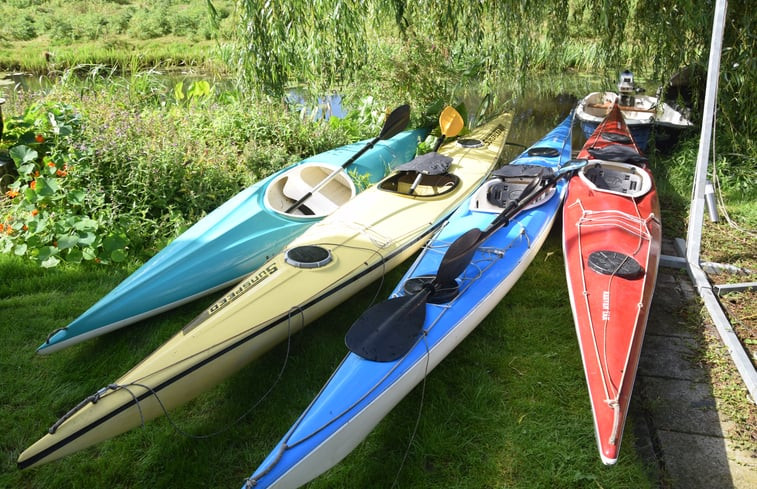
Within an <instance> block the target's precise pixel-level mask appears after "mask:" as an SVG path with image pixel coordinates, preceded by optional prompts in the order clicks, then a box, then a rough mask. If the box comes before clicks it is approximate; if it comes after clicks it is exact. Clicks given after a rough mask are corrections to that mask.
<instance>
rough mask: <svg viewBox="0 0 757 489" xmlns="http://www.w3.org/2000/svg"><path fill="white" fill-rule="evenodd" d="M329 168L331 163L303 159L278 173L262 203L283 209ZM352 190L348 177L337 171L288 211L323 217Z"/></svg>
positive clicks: (331, 169)
mask: <svg viewBox="0 0 757 489" xmlns="http://www.w3.org/2000/svg"><path fill="white" fill-rule="evenodd" d="M333 169H334V167H333V166H330V165H325V164H322V163H305V164H303V165H299V166H296V167H294V168H292V169H291V170H289V171H286V172H284V173H282V174H281V175H279V176H278V177H277V178H276V179H275V180H274V181H272V182H271V183H270V185H268V188H267V189H266V194H265V204H266V206H267V207H268V208H270V209H272V210H274V211H277V212H280V213H285V212H286V210H287V209H289V207H291V206H292V204H294V203H295V202H297V201H298V200H300V199H301V198H302V197H304V196H305V195H307V194H308V192H311V191H312V190H313V189H314V188H315V187H316V186H317V185H318V184H319V183H321V182H322V181H323V180H324V179H325V178H326V177H327V176H328V175H330V174H331V172H332V171H333ZM356 193H357V190H356V188H355V184H354V183H353V181H352V179H351V178H350V177H349V175H347V174H346V173H345V172H343V171H341V172H339V173H337V175H336V176H335V177H334V178H333V179H331V180H330V181H329V182H328V183H327V184H326V185H324V186H323V187H321V188H320V189H318V191H317V192H315V193H314V194H313V195H311V196H310V197H308V198H307V200H305V201H304V202H303V204H302V205H301V206H300V207H298V208H297V209H295V210H293V211H291V212H290V214H292V215H307V216H314V217H323V216H326V215H328V214H331V213H332V212H334V211H335V210H336V209H337V208H338V207H339V206H341V205H342V204H344V203H345V202H347V201H348V200H350V199H351V198H352V197H353V196H354V195H355V194H356Z"/></svg>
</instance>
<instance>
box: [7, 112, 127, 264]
mask: <svg viewBox="0 0 757 489" xmlns="http://www.w3.org/2000/svg"><path fill="white" fill-rule="evenodd" d="M8 127H9V131H8V133H7V140H10V141H11V143H10V146H9V149H8V154H9V156H10V157H11V159H12V160H13V162H14V163H15V165H16V170H17V172H18V177H17V179H16V180H15V181H14V182H13V183H11V184H10V185H9V186H8V191H7V192H6V194H5V195H4V199H3V200H2V201H0V212H2V213H1V214H0V252H3V253H13V254H15V255H18V256H26V257H29V258H31V259H33V260H35V261H36V262H38V263H39V264H40V265H41V266H43V267H54V266H56V265H58V264H59V263H60V262H61V260H66V261H71V262H80V261H82V260H92V261H95V262H99V263H110V262H120V261H123V260H124V259H125V258H126V253H127V246H128V244H129V240H128V238H127V237H126V233H125V232H124V231H123V227H122V226H121V225H120V224H119V223H118V222H113V220H112V219H109V217H108V214H107V212H103V209H102V196H101V195H98V194H97V193H92V192H88V191H87V189H86V188H84V187H83V186H82V177H83V176H84V174H85V173H86V165H82V166H80V165H79V162H80V155H79V153H78V151H76V150H75V149H74V148H73V147H72V146H71V137H72V136H73V135H74V134H75V133H76V131H77V130H78V128H79V114H78V113H77V112H76V111H75V110H74V109H73V108H72V107H71V106H69V105H66V104H54V103H50V104H45V103H37V104H33V105H31V106H30V107H29V108H28V109H27V111H26V112H25V114H24V115H23V116H21V117H18V118H14V119H11V120H10V121H9V124H8Z"/></svg>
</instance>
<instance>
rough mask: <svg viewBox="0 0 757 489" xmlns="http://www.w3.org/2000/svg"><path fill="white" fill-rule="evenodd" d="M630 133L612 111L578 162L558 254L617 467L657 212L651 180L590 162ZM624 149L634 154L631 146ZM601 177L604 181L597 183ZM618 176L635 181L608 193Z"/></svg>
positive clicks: (652, 277) (604, 445)
mask: <svg viewBox="0 0 757 489" xmlns="http://www.w3.org/2000/svg"><path fill="white" fill-rule="evenodd" d="M607 132H616V133H620V134H623V133H625V134H628V132H627V126H626V125H625V124H624V122H623V118H622V115H621V114H620V112H619V111H618V110H617V109H613V111H612V112H611V114H610V115H608V117H607V118H606V119H605V121H604V122H603V123H602V124H601V125H600V126H599V128H598V129H597V131H595V133H594V134H593V135H592V137H591V138H590V139H589V141H587V143H586V145H585V146H584V149H583V150H582V151H581V153H579V158H587V159H588V165H587V166H586V167H585V168H584V169H582V170H581V172H580V173H579V175H578V176H575V177H573V178H572V179H571V180H570V183H569V184H568V192H567V196H566V198H565V203H564V207H563V252H564V259H565V269H566V276H567V281H568V290H569V294H570V301H571V307H572V311H573V319H574V323H575V327H576V334H577V338H578V344H579V348H580V351H581V358H582V360H583V365H584V373H585V376H586V382H587V386H588V390H589V397H590V402H591V407H592V413H593V418H594V427H595V434H596V439H597V446H598V450H599V453H600V457H601V459H602V461H603V462H604V463H605V464H608V465H609V464H614V463H615V462H616V461H617V458H618V453H619V450H620V444H621V440H622V435H623V426H624V424H625V419H626V414H627V411H628V406H629V401H630V397H631V393H632V391H633V383H634V379H635V376H636V370H637V367H638V363H639V355H640V353H641V346H642V342H643V340H644V331H645V328H646V322H647V317H648V314H649V307H650V305H651V301H652V295H653V293H654V287H655V281H656V277H657V268H658V265H659V259H660V247H661V239H662V236H661V232H662V231H661V225H660V207H659V202H658V198H657V193H656V191H655V188H654V182H653V179H652V174H651V172H650V171H649V169H648V168H647V167H646V165H642V166H641V167H639V166H635V165H630V164H627V163H623V162H611V161H602V160H598V159H595V158H594V157H593V156H592V155H591V154H590V152H589V149H592V150H593V149H596V148H601V147H603V146H608V145H609V144H610V143H608V142H607V141H606V140H605V139H603V137H601V136H602V134H603V133H607ZM626 146H628V147H629V148H631V149H633V150H635V151H638V149H637V148H635V146H634V145H633V143H630V144H628V145H626ZM600 172H601V176H600ZM619 175H626V177H628V178H630V179H631V180H633V181H635V182H637V183H635V184H634V185H631V187H632V188H630V189H624V190H621V189H620V187H613V185H612V184H613V182H616V183H617V180H620V179H619V178H617V177H618V176H619Z"/></svg>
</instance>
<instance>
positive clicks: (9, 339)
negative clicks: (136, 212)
mask: <svg viewBox="0 0 757 489" xmlns="http://www.w3.org/2000/svg"><path fill="white" fill-rule="evenodd" d="M133 268H134V266H132V267H131V268H129V267H124V268H122V269H114V268H105V267H94V266H88V265H83V266H64V267H58V268H56V269H49V270H43V269H41V268H39V267H38V266H37V265H35V264H32V263H30V262H27V261H23V260H21V259H18V258H16V257H13V256H8V255H0V311H2V314H0V349H1V350H0V369H1V370H0V420H2V421H0V432H2V433H3V436H2V452H3V459H2V468H1V469H0V474H1V475H0V487H14V488H21V487H29V488H32V487H40V488H42V487H56V488H67V487H71V488H74V487H112V488H127V487H187V488H191V487H198V488H201V487H202V488H204V487H214V488H215V487H232V488H233V487H240V486H241V485H242V483H243V480H244V478H246V477H247V476H249V475H250V473H251V472H252V471H253V470H254V469H255V468H256V467H257V466H258V465H259V463H260V462H261V461H262V459H263V458H264V457H265V455H267V453H268V452H269V451H270V449H271V448H272V447H273V446H274V444H275V442H276V441H278V439H279V438H280V437H281V436H282V435H283V434H284V432H285V431H286V430H287V428H288V427H289V426H290V425H291V423H292V422H293V421H294V420H295V419H296V417H297V416H298V415H299V413H300V412H301V411H302V410H303V409H304V408H305V407H306V405H307V404H308V403H309V402H310V400H311V399H312V398H313V397H314V396H315V394H316V393H317V391H318V389H319V388H320V387H321V385H322V384H323V383H324V382H325V380H326V379H327V378H328V375H329V374H330V373H331V371H332V370H333V369H334V368H335V367H336V365H337V364H338V362H339V361H340V360H341V358H342V357H343V356H344V354H345V347H344V343H343V335H344V333H345V331H346V330H347V328H348V327H349V325H350V324H351V323H352V321H353V320H354V319H355V318H356V317H357V316H358V315H359V314H360V312H361V311H362V310H364V309H365V308H366V307H367V306H368V305H369V304H370V303H371V301H373V300H374V297H375V296H376V294H377V293H378V294H379V295H378V296H379V298H383V297H386V295H387V294H388V292H389V291H390V290H391V288H392V287H393V284H394V283H396V281H397V280H398V279H399V278H400V276H401V274H402V272H403V271H404V267H400V269H398V270H395V271H394V272H393V273H392V274H390V275H389V276H388V277H387V278H386V280H385V282H384V284H383V286H382V284H379V283H376V284H373V285H371V286H370V287H369V288H367V289H365V290H364V291H363V292H361V293H360V294H358V295H357V296H355V297H354V298H353V300H351V301H350V302H349V303H346V304H344V305H343V306H341V307H339V308H337V309H336V310H334V311H332V312H331V313H330V314H328V315H327V316H325V317H324V318H322V319H321V320H320V321H318V322H317V323H314V324H313V325H311V326H310V327H308V328H306V329H305V330H304V331H303V332H302V333H300V334H298V335H295V336H294V337H292V338H291V342H290V344H289V345H287V344H283V345H280V346H279V347H277V348H275V349H274V350H272V351H271V352H269V353H268V354H267V355H266V356H264V357H263V358H262V359H260V360H259V361H257V362H255V363H253V364H251V365H249V366H248V367H246V368H245V369H243V370H242V371H241V372H240V373H238V374H237V375H234V376H233V377H231V378H230V379H229V380H228V381H226V382H225V383H223V384H222V385H220V386H219V387H217V388H216V389H213V390H212V391H210V392H208V393H206V394H205V395H203V396H201V397H200V398H198V399H196V400H194V401H192V402H191V403H189V404H188V405H186V406H185V407H183V408H181V409H179V410H177V411H175V412H172V413H171V417H170V420H169V419H166V418H162V419H159V420H156V421H153V422H150V423H148V424H147V425H146V426H145V427H144V428H142V429H137V430H133V431H132V432H129V433H126V434H124V435H121V436H119V437H117V438H115V439H113V440H111V441H108V442H105V443H101V444H99V445H96V446H94V447H92V448H89V449H87V450H84V451H82V452H79V453H77V454H74V455H72V456H69V457H66V458H64V459H61V460H58V461H55V462H52V463H50V464H47V465H43V466H41V467H38V468H33V469H29V470H25V471H19V470H18V469H17V468H16V467H15V462H16V459H17V457H18V455H19V453H20V452H21V451H22V450H23V449H25V448H26V447H27V446H28V445H30V444H31V443H33V442H34V441H36V440H37V439H38V438H39V437H41V436H42V435H43V434H44V433H45V430H46V429H47V428H48V427H49V426H50V425H51V424H52V423H54V422H55V420H56V419H57V418H58V417H59V416H61V415H63V414H64V413H65V412H66V411H67V410H68V409H70V408H71V407H73V406H74V405H75V404H77V403H78V402H79V401H80V400H81V399H83V398H85V397H86V396H88V395H90V394H92V393H94V392H95V391H96V390H97V389H99V388H100V387H103V386H105V385H107V384H108V383H109V382H111V381H113V380H115V379H116V378H117V377H118V376H120V375H121V374H122V373H123V372H125V371H126V370H127V369H128V368H130V367H131V366H132V365H133V364H135V363H136V362H137V361H139V360H140V359H141V358H143V357H144V356H146V355H147V354H148V353H150V352H151V351H152V350H154V349H155V348H156V347H157V346H159V345H160V344H161V343H162V342H163V341H165V340H166V339H167V338H168V337H169V336H170V335H171V334H173V333H174V332H175V331H176V330H178V329H179V328H180V327H181V326H183V325H184V324H185V323H187V322H188V321H189V320H191V319H192V318H193V317H194V315H196V314H197V313H199V312H200V311H201V310H202V309H203V308H204V307H205V306H206V305H207V304H209V303H210V301H211V298H206V299H200V300H198V301H196V302H195V303H192V304H190V305H187V306H185V307H182V308H180V309H177V310H175V311H173V312H169V313H166V314H163V315H161V316H158V317H156V318H154V319H151V320H147V321H143V322H141V323H139V324H137V325H134V326H130V327H127V328H124V329H122V330H120V331H117V332H114V333H111V334H108V335H105V336H103V337H100V338H96V339H94V340H91V341H89V342H85V343H83V344H80V345H76V346H74V347H72V348H69V349H66V350H63V351H61V352H59V353H55V354H52V355H50V356H38V355H36V354H35V353H34V351H35V348H36V347H37V346H38V345H39V343H40V342H42V341H43V340H44V338H45V336H46V335H47V334H48V333H49V332H50V331H52V330H53V329H55V328H57V327H61V326H63V325H65V324H67V323H68V322H69V321H71V320H72V319H74V318H75V317H76V316H77V315H78V314H79V313H81V312H83V311H84V310H85V309H86V308H87V307H88V306H89V305H90V304H91V303H94V302H95V301H96V300H97V299H99V298H100V297H101V296H102V295H104V294H105V293H107V292H108V291H109V290H110V289H111V288H112V287H114V286H115V285H116V284H117V283H118V282H119V281H120V280H122V279H123V278H125V277H126V276H127V275H128V273H130V271H131V269H133ZM282 366H284V367H285V368H284V370H283V374H282V376H281V379H280V381H279V382H278V383H277V384H276V386H275V388H274V389H273V390H272V391H271V393H270V394H269V395H268V396H267V397H266V398H265V399H264V400H263V401H262V402H261V403H260V404H259V405H258V406H257V407H256V408H255V409H254V410H252V412H250V414H249V415H247V416H245V417H244V418H243V419H241V420H238V418H239V417H240V416H242V415H243V414H244V413H245V412H247V411H248V410H249V409H250V407H251V406H253V405H254V404H255V403H256V402H258V400H259V399H260V398H261V397H263V396H264V394H265V393H266V392H267V391H268V390H269V388H270V386H271V385H272V383H274V382H275V381H276V380H275V379H276V378H277V376H278V375H279V372H280V371H281V370H282ZM419 416H420V419H419ZM416 423H418V426H417V431H415V434H414V435H413V432H414V428H415V426H416ZM226 428H228V429H227V430H226V431H223V432H222V433H221V434H218V435H216V436H212V437H210V438H207V439H196V438H192V437H190V436H188V435H189V434H191V435H203V434H209V433H214V432H217V431H218V430H223V429H226ZM624 438H625V440H624V443H623V450H622V452H621V458H620V460H619V463H618V465H617V466H615V467H605V466H603V465H602V464H601V462H600V460H599V457H598V455H597V453H596V443H595V441H594V433H593V427H592V421H591V412H590V409H589V402H588V397H587V395H586V392H585V385H584V378H583V371H582V367H581V361H580V357H579V354H578V350H577V348H576V341H575V333H574V328H573V324H572V319H571V315H570V305H569V302H568V298H567V290H566V285H565V279H564V272H563V264H562V256H561V251H560V240H559V226H557V227H556V228H555V230H553V232H552V235H551V236H550V238H549V240H548V241H547V243H546V245H545V246H544V248H543V249H542V250H541V252H540V254H539V255H538V256H537V258H536V260H535V261H534V263H533V265H532V266H531V267H530V268H529V269H528V270H527V272H526V274H525V275H524V276H523V277H522V278H521V280H520V281H519V283H518V284H517V285H516V286H515V287H514V289H513V290H512V291H511V293H510V294H509V295H508V296H507V297H506V298H505V300H504V301H503V302H502V303H501V304H500V305H499V306H498V307H497V308H496V309H495V310H494V311H493V312H492V314H491V315H490V316H489V317H488V318H487V319H486V320H485V321H484V322H483V323H482V324H481V325H480V326H479V328H478V329H477V330H476V331H475V332H474V333H473V334H472V335H471V336H470V337H469V338H468V339H466V340H465V341H464V342H463V344H462V345H461V346H460V347H459V348H458V349H456V350H455V351H454V352H453V353H452V354H451V355H450V356H449V357H448V358H447V359H446V360H445V361H444V362H442V364H441V365H440V366H439V367H438V368H437V369H436V370H435V371H434V372H433V373H432V374H431V375H430V376H429V378H428V379H427V382H426V383H425V385H422V386H419V387H418V388H416V389H415V390H414V391H413V392H412V393H411V394H410V395H409V396H408V397H407V398H406V399H405V400H404V401H403V402H402V403H400V405H399V406H398V407H397V408H396V409H395V410H394V411H392V412H391V413H390V414H389V416H388V417H387V418H385V420H384V421H383V422H382V423H381V424H380V425H379V426H378V428H377V429H376V430H374V432H373V433H371V435H370V436H369V437H368V438H367V440H366V441H365V442H364V443H363V444H361V445H360V446H359V447H358V448H357V449H356V450H355V451H354V452H353V453H352V454H351V455H349V456H348V457H347V458H346V459H345V460H344V461H343V462H342V463H341V464H339V465H337V466H336V467H335V468H334V469H332V470H331V471H329V472H327V473H326V474H324V475H323V476H321V477H320V478H318V479H316V480H315V481H314V482H313V483H312V484H311V485H310V486H309V487H318V488H320V487H322V488H327V487H328V488H334V487H344V488H347V487H350V488H356V487H390V486H391V485H392V483H393V482H394V481H395V479H396V481H397V487H456V488H477V489H478V488H482V487H491V488H495V487H497V488H505V487H506V488H538V487H544V488H554V487H561V488H570V487H575V488H583V487H628V488H643V487H650V486H651V482H650V480H649V479H648V476H647V471H646V467H645V466H644V463H643V462H642V461H641V460H640V459H639V457H638V456H637V454H636V452H635V449H634V440H633V433H632V430H630V429H628V428H627V429H626V435H625V437H624ZM403 460H404V464H403ZM400 467H402V468H401V469H400Z"/></svg>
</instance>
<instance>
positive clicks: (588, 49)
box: [208, 0, 757, 137]
mask: <svg viewBox="0 0 757 489" xmlns="http://www.w3.org/2000/svg"><path fill="white" fill-rule="evenodd" d="M208 1H209V3H210V4H211V5H212V0H208ZM714 5H715V2H714V1H705V2H702V1H701V0H679V1H675V2H671V1H670V0H643V1H642V0H601V1H596V0H541V1H523V0H279V1H276V0H238V12H239V14H240V22H239V26H238V32H237V34H238V35H237V37H236V43H235V47H234V50H233V56H232V58H231V59H232V64H233V66H234V68H235V69H236V70H237V73H238V75H239V76H238V79H239V80H240V82H241V83H242V84H244V85H246V86H247V87H248V88H251V89H254V90H255V91H256V92H262V93H269V94H277V95H280V94H281V93H283V91H284V90H285V89H286V87H288V86H291V85H292V84H298V83H306V84H309V85H316V86H317V87H318V88H319V89H323V88H325V87H335V86H336V87H338V86H340V85H344V84H345V83H348V82H350V81H351V80H352V79H353V77H354V76H355V75H356V74H357V73H361V72H364V71H366V70H371V69H374V68H375V66H374V65H376V64H377V63H380V62H381V60H380V55H381V52H382V51H381V46H383V45H392V43H394V44H396V43H404V46H405V47H406V51H405V52H406V53H409V54H410V55H412V54H413V53H414V51H419V50H423V49H425V50H426V51H427V52H429V53H430V54H431V55H433V54H434V53H435V52H443V54H444V56H439V57H438V58H434V59H432V60H429V64H430V63H432V62H433V63H436V64H437V65H439V64H445V65H446V66H444V67H443V68H446V69H449V70H452V71H454V72H455V73H457V74H464V75H465V76H469V77H471V78H478V79H492V78H498V77H510V78H512V77H513V76H514V75H515V74H524V73H526V74H527V73H533V72H540V71H542V72H543V71H550V72H558V73H559V72H561V71H564V70H566V69H578V70H581V71H590V72H597V71H598V70H599V71H602V72H603V73H605V74H609V73H617V72H618V71H619V70H621V69H624V68H628V67H630V68H632V69H634V70H635V71H641V72H643V73H644V74H646V75H647V76H648V77H655V79H657V80H660V81H662V80H663V79H664V78H665V77H666V76H669V75H670V74H672V73H673V72H674V71H675V70H677V69H678V68H680V67H681V66H684V65H687V64H691V63H706V59H707V55H708V53H707V50H708V48H709V39H710V31H711V25H712V18H713V14H714ZM753 18H754V15H753V14H752V11H751V10H750V2H749V0H731V2H730V5H729V16H728V26H727V29H726V39H725V41H724V46H725V48H724V62H723V65H722V66H723V68H722V70H723V75H722V78H723V80H724V81H725V84H724V88H725V90H726V93H725V97H724V98H726V99H728V98H730V99H733V98H739V102H740V103H739V105H738V106H737V107H734V108H733V109H734V110H733V111H731V112H732V113H733V115H734V117H736V118H738V123H735V126H736V127H738V126H739V125H740V124H746V127H748V128H749V130H750V131H752V132H751V134H752V137H753V134H754V133H753V130H754V125H755V121H754V119H755V118H754V117H752V114H753V113H754V110H755V109H757V107H756V106H755V104H756V103H757V102H755V100H757V99H755V97H749V99H748V100H747V99H746V97H744V93H746V92H747V90H748V92H749V93H751V92H753V91H754V89H755V88H757V81H756V80H755V77H756V76H757V75H756V73H757V69H755V68H757V66H755V63H757V61H755V52H757V50H756V49H755V48H756V47H757V46H756V44H757V41H756V39H757V37H756V36H755V35H754V32H755V29H754V21H753ZM432 51H433V52H432ZM385 66H387V67H389V68H391V66H390V65H389V63H386V64H385ZM437 68H439V67H438V66H437ZM412 69H413V70H414V71H415V73H416V74H417V73H418V72H422V71H423V68H422V66H418V65H413V66H412ZM384 75H385V76H386V77H391V76H393V75H394V74H393V73H385V74H384ZM377 76H381V74H378V75H377ZM420 88H421V90H422V89H423V87H420ZM742 127H743V126H742Z"/></svg>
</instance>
